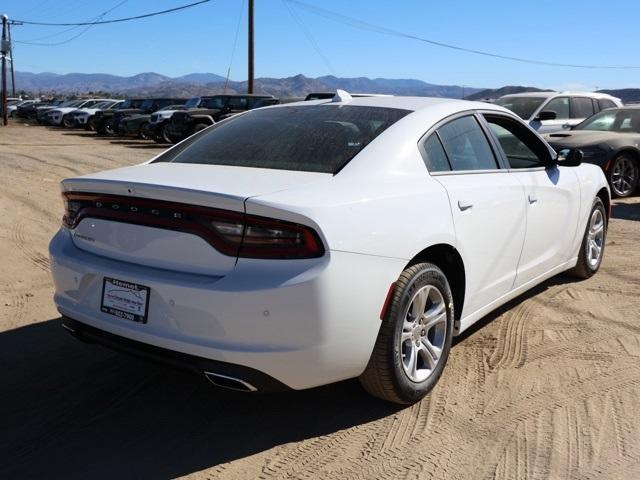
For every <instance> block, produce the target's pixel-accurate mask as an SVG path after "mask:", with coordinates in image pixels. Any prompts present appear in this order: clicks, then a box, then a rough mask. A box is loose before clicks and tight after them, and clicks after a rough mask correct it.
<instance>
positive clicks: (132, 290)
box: [100, 277, 149, 323]
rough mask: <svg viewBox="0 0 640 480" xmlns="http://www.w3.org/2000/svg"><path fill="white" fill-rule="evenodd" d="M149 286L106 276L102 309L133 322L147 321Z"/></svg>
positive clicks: (103, 285) (103, 286)
mask: <svg viewBox="0 0 640 480" xmlns="http://www.w3.org/2000/svg"><path fill="white" fill-rule="evenodd" d="M148 308H149V287H145V286H144V285H138V284H137V283H131V282H125V281H123V280H116V279H115V278H108V277H104V280H103V282H102V303H101V305H100V310H101V311H102V312H103V313H107V314H109V315H113V316H115V317H118V318H123V319H125V320H131V321H132V322H138V323H147V310H148Z"/></svg>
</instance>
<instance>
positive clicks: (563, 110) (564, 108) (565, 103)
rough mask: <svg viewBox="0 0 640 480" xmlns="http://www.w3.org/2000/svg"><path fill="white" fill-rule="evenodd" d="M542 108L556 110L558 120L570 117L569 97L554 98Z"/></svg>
mask: <svg viewBox="0 0 640 480" xmlns="http://www.w3.org/2000/svg"><path fill="white" fill-rule="evenodd" d="M542 110H544V111H545V112H547V111H551V112H556V120H566V119H568V118H569V97H558V98H554V99H553V100H551V101H550V102H549V103H547V104H546V105H545V106H544V107H543V108H542Z"/></svg>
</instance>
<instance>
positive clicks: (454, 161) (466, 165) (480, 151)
mask: <svg viewBox="0 0 640 480" xmlns="http://www.w3.org/2000/svg"><path fill="white" fill-rule="evenodd" d="M438 135H439V136H440V139H441V140H442V144H443V146H444V149H445V151H446V152H447V157H448V158H449V162H451V168H452V169H453V170H456V171H462V170H493V169H497V168H498V164H497V163H496V158H495V156H494V155H493V151H492V150H491V146H490V145H489V142H488V140H487V137H486V136H485V135H484V132H483V131H482V128H481V127H480V124H479V123H478V121H477V120H476V119H475V117H473V116H468V117H462V118H458V119H456V120H453V121H451V122H449V123H447V124H446V125H444V126H442V127H440V128H439V129H438Z"/></svg>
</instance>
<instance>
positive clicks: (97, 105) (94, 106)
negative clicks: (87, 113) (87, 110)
mask: <svg viewBox="0 0 640 480" xmlns="http://www.w3.org/2000/svg"><path fill="white" fill-rule="evenodd" d="M112 104H113V102H99V103H96V104H95V105H93V106H92V107H91V108H109V106H110V105H112Z"/></svg>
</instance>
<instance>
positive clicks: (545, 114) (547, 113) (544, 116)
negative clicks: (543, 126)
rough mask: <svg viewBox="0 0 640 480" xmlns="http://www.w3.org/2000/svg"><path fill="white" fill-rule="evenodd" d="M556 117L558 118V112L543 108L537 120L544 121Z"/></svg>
mask: <svg viewBox="0 0 640 480" xmlns="http://www.w3.org/2000/svg"><path fill="white" fill-rule="evenodd" d="M556 118H558V114H557V113H556V112H554V111H553V110H543V111H541V112H540V113H539V114H538V116H537V117H536V120H538V121H539V122H543V121H545V120H555V119H556Z"/></svg>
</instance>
